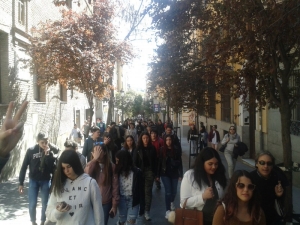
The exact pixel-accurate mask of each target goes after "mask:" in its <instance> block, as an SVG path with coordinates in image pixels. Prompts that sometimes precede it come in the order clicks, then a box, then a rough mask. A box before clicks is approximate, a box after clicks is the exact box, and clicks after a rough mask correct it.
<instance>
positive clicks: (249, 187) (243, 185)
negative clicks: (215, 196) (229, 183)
mask: <svg viewBox="0 0 300 225" xmlns="http://www.w3.org/2000/svg"><path fill="white" fill-rule="evenodd" d="M236 187H237V188H238V189H244V188H245V187H246V185H245V184H243V183H236ZM247 189H248V190H250V191H253V190H254V189H255V185H254V184H248V186H247Z"/></svg>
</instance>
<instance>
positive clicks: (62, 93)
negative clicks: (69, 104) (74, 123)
mask: <svg viewBox="0 0 300 225" xmlns="http://www.w3.org/2000/svg"><path fill="white" fill-rule="evenodd" d="M59 95H60V100H61V101H63V102H66V101H67V100H68V97H67V89H66V88H65V87H64V86H63V85H61V84H60V85H59Z"/></svg>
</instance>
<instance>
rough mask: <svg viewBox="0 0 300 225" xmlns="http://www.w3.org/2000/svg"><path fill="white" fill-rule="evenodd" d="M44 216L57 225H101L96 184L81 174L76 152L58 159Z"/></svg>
mask: <svg viewBox="0 0 300 225" xmlns="http://www.w3.org/2000/svg"><path fill="white" fill-rule="evenodd" d="M46 216H47V218H48V219H49V220H50V221H52V222H56V224H57V225H60V224H63V225H74V224H85V225H104V216H103V209H102V198H101V194H100V190H99V187H98V184H97V182H96V181H95V180H94V179H92V178H91V177H90V176H89V175H87V174H85V173H84V172H83V168H82V166H81V163H80V160H79V158H78V155H77V153H76V152H75V151H71V150H66V151H63V153H62V154H61V156H60V158H59V162H58V165H57V170H56V173H55V178H54V183H53V187H52V193H51V196H50V199H49V202H48V206H47V209H46Z"/></svg>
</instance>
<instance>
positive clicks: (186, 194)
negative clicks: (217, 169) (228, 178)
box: [180, 169, 224, 211]
mask: <svg viewBox="0 0 300 225" xmlns="http://www.w3.org/2000/svg"><path fill="white" fill-rule="evenodd" d="M193 181H194V170H193V169H190V170H188V171H186V172H185V174H184V176H183V179H182V182H181V187H180V206H181V207H182V206H183V203H184V202H185V200H186V199H187V198H188V200H187V202H186V208H191V209H192V208H197V210H200V211H201V210H202V209H203V207H204V205H205V202H206V200H204V199H203V198H202V194H203V193H204V191H205V189H206V188H208V186H207V185H206V184H205V183H204V182H202V184H201V190H200V188H199V186H198V184H197V183H196V182H193ZM215 185H216V188H217V191H218V195H219V199H221V198H222V197H223V195H224V190H223V188H222V186H221V185H220V184H219V182H218V181H215Z"/></svg>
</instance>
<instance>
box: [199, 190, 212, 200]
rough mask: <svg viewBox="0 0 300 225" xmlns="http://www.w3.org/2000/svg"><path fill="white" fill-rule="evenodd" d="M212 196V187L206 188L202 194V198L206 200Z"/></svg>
mask: <svg viewBox="0 0 300 225" xmlns="http://www.w3.org/2000/svg"><path fill="white" fill-rule="evenodd" d="M213 197H214V191H213V189H212V187H208V188H206V189H205V191H204V192H203V194H202V198H203V199H204V200H207V199H211V198H213Z"/></svg>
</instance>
